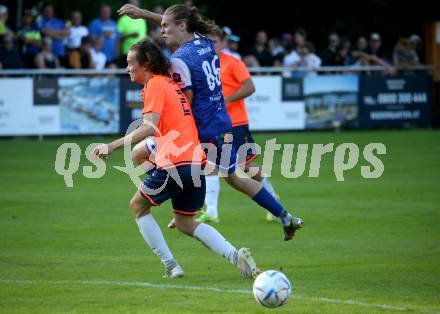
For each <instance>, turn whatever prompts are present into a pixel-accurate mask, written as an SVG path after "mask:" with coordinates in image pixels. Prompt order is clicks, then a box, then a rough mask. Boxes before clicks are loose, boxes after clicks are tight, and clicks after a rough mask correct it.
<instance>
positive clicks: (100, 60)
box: [90, 37, 107, 70]
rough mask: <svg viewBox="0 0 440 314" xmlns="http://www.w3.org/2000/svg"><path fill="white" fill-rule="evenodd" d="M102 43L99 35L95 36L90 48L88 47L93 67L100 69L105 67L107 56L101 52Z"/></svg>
mask: <svg viewBox="0 0 440 314" xmlns="http://www.w3.org/2000/svg"><path fill="white" fill-rule="evenodd" d="M103 45H104V40H103V39H102V38H101V37H95V38H93V39H92V48H90V55H91V56H92V61H93V64H94V66H95V69H97V70H102V69H104V68H105V64H106V61H107V58H106V56H105V54H104V53H103V52H102V47H103Z"/></svg>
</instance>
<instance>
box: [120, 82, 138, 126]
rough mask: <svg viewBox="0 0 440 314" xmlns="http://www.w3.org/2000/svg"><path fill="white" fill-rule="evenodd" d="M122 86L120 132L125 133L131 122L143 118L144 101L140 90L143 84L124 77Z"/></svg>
mask: <svg viewBox="0 0 440 314" xmlns="http://www.w3.org/2000/svg"><path fill="white" fill-rule="evenodd" d="M120 87H121V88H120V89H121V92H120V104H121V108H120V113H121V129H120V132H121V133H123V134H125V132H126V131H127V128H128V126H129V125H130V123H131V122H133V121H134V120H137V119H142V109H143V107H144V103H143V100H142V98H141V93H140V92H141V90H142V89H143V86H142V85H141V84H139V83H133V82H132V81H131V80H130V79H129V78H125V77H124V78H121V79H120Z"/></svg>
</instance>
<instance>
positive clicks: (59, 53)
mask: <svg viewBox="0 0 440 314" xmlns="http://www.w3.org/2000/svg"><path fill="white" fill-rule="evenodd" d="M37 26H38V28H39V29H40V31H41V34H42V35H43V36H44V37H50V38H51V39H52V42H51V46H52V53H53V55H54V56H55V57H57V60H58V58H59V60H60V62H61V63H62V64H64V56H65V51H64V42H63V41H64V38H66V37H67V36H69V30H68V29H67V28H66V26H65V24H64V21H62V20H60V19H58V18H56V17H55V13H54V9H53V6H52V5H51V4H47V3H46V4H45V5H44V6H43V17H42V18H41V19H40V20H39V21H38V22H37Z"/></svg>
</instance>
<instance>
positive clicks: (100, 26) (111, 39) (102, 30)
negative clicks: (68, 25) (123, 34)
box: [89, 3, 119, 65]
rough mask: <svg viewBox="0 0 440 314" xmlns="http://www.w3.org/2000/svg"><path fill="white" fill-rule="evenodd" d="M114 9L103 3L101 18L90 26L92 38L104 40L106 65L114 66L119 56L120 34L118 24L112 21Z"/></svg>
mask: <svg viewBox="0 0 440 314" xmlns="http://www.w3.org/2000/svg"><path fill="white" fill-rule="evenodd" d="M111 15H112V9H111V7H110V6H109V5H108V4H105V3H103V4H102V5H101V9H100V11H99V18H97V19H94V20H93V21H92V22H91V23H90V26H89V31H90V35H91V36H95V37H100V38H102V39H103V40H104V42H103V47H102V52H103V53H104V54H105V57H106V60H107V61H106V65H114V64H115V61H116V59H117V58H118V55H119V34H118V30H117V26H116V22H115V21H113V20H112V19H111Z"/></svg>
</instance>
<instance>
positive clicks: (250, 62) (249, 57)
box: [243, 55, 260, 68]
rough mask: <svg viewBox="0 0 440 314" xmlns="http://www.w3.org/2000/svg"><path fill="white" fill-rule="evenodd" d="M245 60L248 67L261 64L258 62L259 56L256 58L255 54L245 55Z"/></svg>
mask: <svg viewBox="0 0 440 314" xmlns="http://www.w3.org/2000/svg"><path fill="white" fill-rule="evenodd" d="M243 62H244V64H246V67H248V68H253V67H259V66H260V63H258V60H257V58H255V57H254V56H253V55H247V56H244V58H243Z"/></svg>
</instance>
